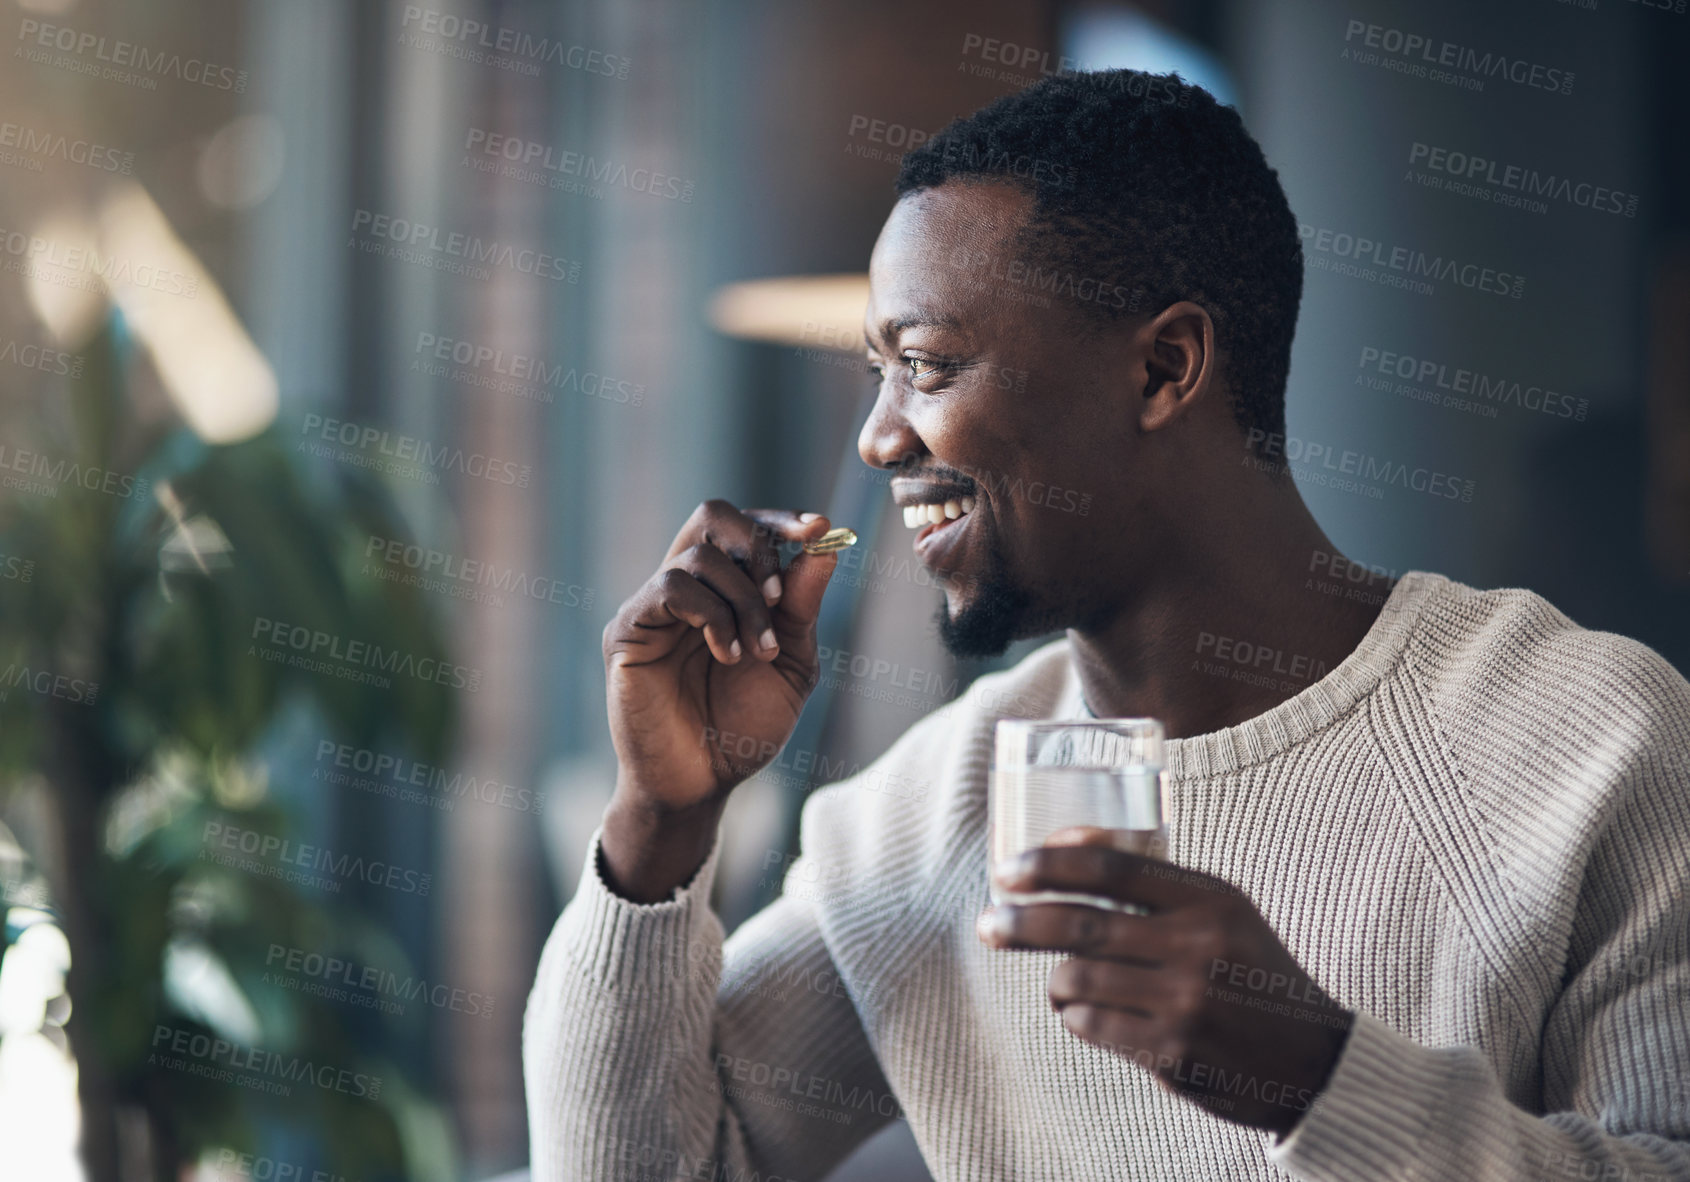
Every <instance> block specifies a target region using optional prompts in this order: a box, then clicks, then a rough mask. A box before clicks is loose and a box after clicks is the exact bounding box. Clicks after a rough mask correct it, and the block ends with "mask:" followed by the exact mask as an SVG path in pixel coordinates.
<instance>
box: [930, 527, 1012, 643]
mask: <svg viewBox="0 0 1690 1182" xmlns="http://www.w3.org/2000/svg"><path fill="white" fill-rule="evenodd" d="M974 587H975V595H974V600H973V602H972V603H970V604H969V605H968V606H967V607H965V608H963V609H962V611H961V612H959V613H958V614H957V617H956V619H954V620H953V619H951V615H950V611H949V609H948V608H947V606H946V600H945V598H944V597H943V595H941V598H940V600H939V611H938V616H937V623H938V626H939V640H940V642H941V643H943V644H944V646H945V651H947V652H949V653H950V654H951V656H953V657H958V658H969V657H999V656H1002V655H1003V653H1004V651H1005V650H1006V649H1008V648H1009V646H1010V644H1011V643H1012V642H1013V641H1016V640H1020V639H1021V638H1022V637H1024V636H1031V635H1035V634H1036V633H1034V632H1032V631H1029V627H1030V625H1031V623H1032V621H1031V618H1030V617H1031V614H1032V606H1033V597H1032V596H1031V595H1029V594H1028V593H1027V592H1026V591H1025V590H1023V589H1022V588H1021V587H1019V586H1017V585H1016V584H1015V583H1014V582H1013V581H1011V579H1010V577H1009V574H1008V572H1007V571H1006V570H1005V569H1004V564H1003V562H1002V560H1001V559H1000V558H999V556H998V554H997V552H996V549H995V548H994V549H993V550H992V551H991V552H990V554H989V556H988V559H987V565H986V573H985V575H984V577H982V578H980V579H979V580H978V581H976V582H975V584H974Z"/></svg>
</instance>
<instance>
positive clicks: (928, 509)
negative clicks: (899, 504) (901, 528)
mask: <svg viewBox="0 0 1690 1182" xmlns="http://www.w3.org/2000/svg"><path fill="white" fill-rule="evenodd" d="M974 505H975V499H974V498H973V497H957V498H956V499H955V500H950V501H943V502H937V503H933V504H927V505H905V506H904V524H905V525H906V526H908V527H909V528H910V529H920V528H921V527H922V526H924V525H927V524H929V523H932V524H934V525H937V524H939V523H940V522H941V521H955V520H956V519H957V518H959V517H966V516H968V515H969V514H970V513H972V512H974Z"/></svg>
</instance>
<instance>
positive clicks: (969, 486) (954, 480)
mask: <svg viewBox="0 0 1690 1182" xmlns="http://www.w3.org/2000/svg"><path fill="white" fill-rule="evenodd" d="M890 474H891V475H892V476H898V477H904V478H906V479H910V480H925V481H928V482H930V483H932V484H937V485H941V486H949V487H952V488H955V489H957V490H958V491H959V492H962V493H972V492H973V491H974V478H973V477H972V476H970V475H969V474H968V473H967V472H964V471H963V470H962V469H960V468H953V467H951V466H950V465H949V464H935V463H928V464H923V463H922V462H921V461H920V460H919V459H916V458H914V457H911V458H910V459H908V460H901V461H899V463H898V465H897V466H896V467H894V468H893V469H892V470H891V473H890Z"/></svg>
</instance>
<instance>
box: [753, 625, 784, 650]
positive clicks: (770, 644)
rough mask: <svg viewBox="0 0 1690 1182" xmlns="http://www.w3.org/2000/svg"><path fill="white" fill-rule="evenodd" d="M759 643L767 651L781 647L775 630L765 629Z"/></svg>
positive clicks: (758, 640)
mask: <svg viewBox="0 0 1690 1182" xmlns="http://www.w3.org/2000/svg"><path fill="white" fill-rule="evenodd" d="M757 643H758V644H760V645H762V646H763V647H764V648H765V649H770V648H779V647H780V641H778V640H776V639H775V630H774V629H773V628H765V629H763V635H761V636H759V637H758V638H757Z"/></svg>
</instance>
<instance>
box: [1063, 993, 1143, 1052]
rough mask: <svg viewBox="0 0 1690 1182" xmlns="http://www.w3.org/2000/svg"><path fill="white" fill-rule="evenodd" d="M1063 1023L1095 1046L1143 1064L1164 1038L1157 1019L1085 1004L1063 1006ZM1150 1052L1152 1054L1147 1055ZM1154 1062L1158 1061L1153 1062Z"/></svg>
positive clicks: (1071, 1032)
mask: <svg viewBox="0 0 1690 1182" xmlns="http://www.w3.org/2000/svg"><path fill="white" fill-rule="evenodd" d="M1062 1024H1063V1025H1064V1026H1066V1027H1067V1028H1068V1032H1069V1033H1070V1034H1072V1035H1074V1036H1075V1037H1077V1038H1081V1039H1084V1040H1085V1041H1086V1042H1089V1043H1091V1044H1092V1045H1093V1046H1097V1047H1102V1048H1103V1049H1104V1050H1106V1051H1114V1052H1115V1053H1116V1054H1118V1055H1125V1056H1126V1057H1127V1058H1129V1059H1136V1060H1139V1061H1141V1062H1142V1061H1143V1060H1144V1059H1145V1058H1149V1057H1150V1056H1153V1055H1155V1054H1156V1051H1155V1050H1154V1048H1156V1047H1159V1046H1160V1045H1162V1043H1163V1041H1164V1036H1163V1034H1162V1030H1161V1026H1160V1024H1159V1023H1158V1022H1157V1021H1156V1019H1154V1018H1151V1017H1148V1016H1146V1015H1143V1014H1140V1013H1137V1012H1135V1011H1133V1010H1125V1009H1116V1008H1115V1007H1113V1006H1099V1005H1093V1004H1090V1003H1086V1002H1080V1003H1076V1004H1074V1005H1069V1006H1063V1007H1062ZM1146 1052H1149V1055H1146ZM1151 1062H1152V1063H1154V1062H1155V1060H1154V1059H1151Z"/></svg>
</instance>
